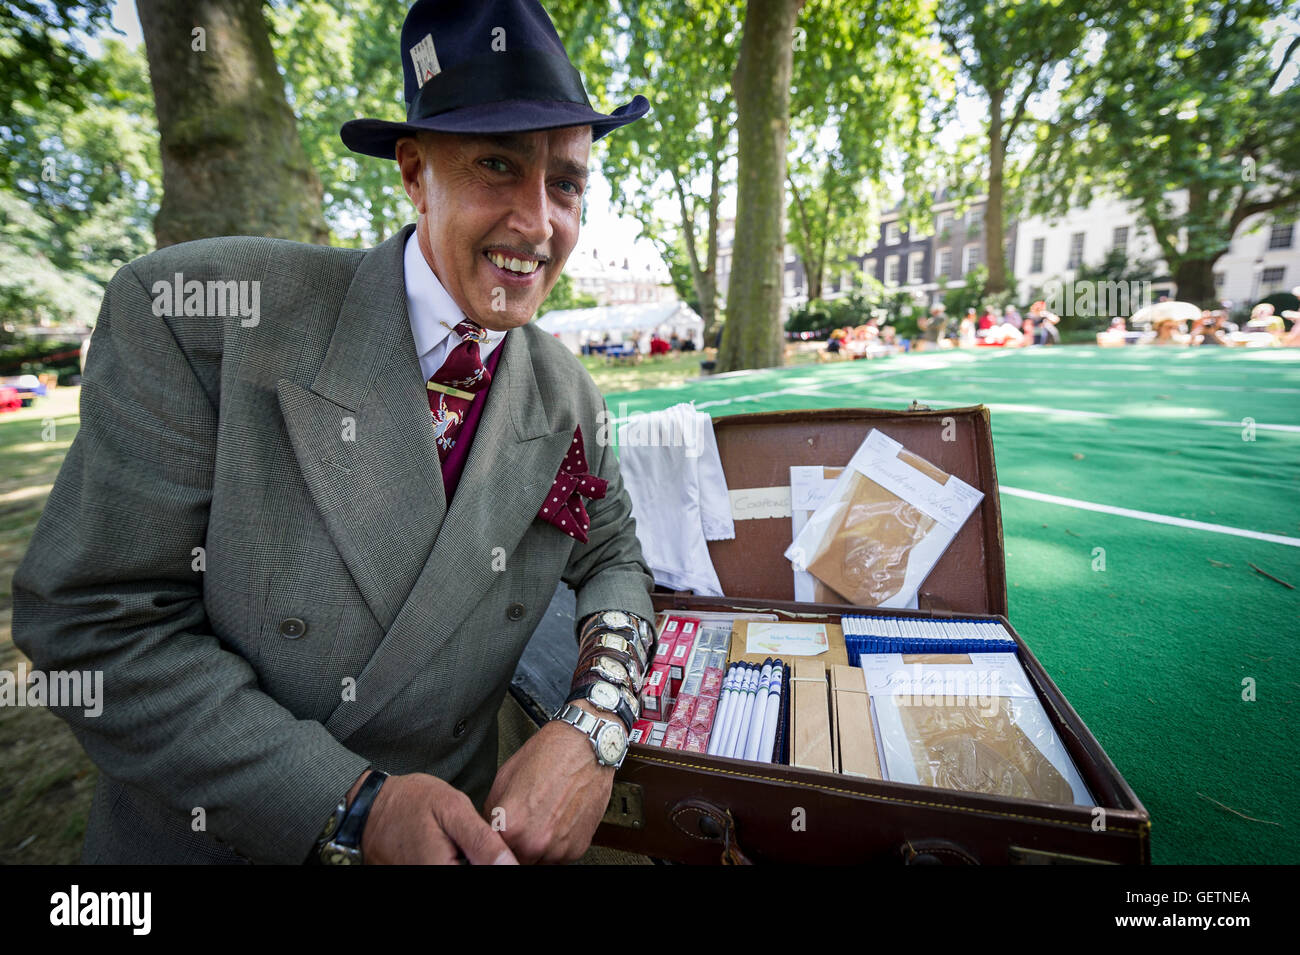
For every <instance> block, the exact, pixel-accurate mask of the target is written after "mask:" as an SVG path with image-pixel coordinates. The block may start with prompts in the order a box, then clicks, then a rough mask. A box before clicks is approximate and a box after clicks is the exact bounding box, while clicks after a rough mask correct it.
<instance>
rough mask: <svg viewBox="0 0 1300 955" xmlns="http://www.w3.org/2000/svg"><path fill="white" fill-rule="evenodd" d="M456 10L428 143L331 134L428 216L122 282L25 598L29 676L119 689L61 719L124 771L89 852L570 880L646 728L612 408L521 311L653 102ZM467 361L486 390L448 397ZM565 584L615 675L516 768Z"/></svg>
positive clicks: (417, 79) (540, 30)
mask: <svg viewBox="0 0 1300 955" xmlns="http://www.w3.org/2000/svg"><path fill="white" fill-rule="evenodd" d="M461 8H462V5H460V4H456V3H447V2H436V0H419V2H417V3H416V4H415V5H414V7H412V9H411V11H410V14H409V15H408V18H407V21H406V25H405V26H404V27H403V31H402V51H403V68H404V73H405V76H406V94H407V95H406V98H407V104H408V116H407V122H406V123H384V122H380V121H377V120H358V121H354V122H353V123H349V124H348V125H347V126H345V127H344V131H343V135H344V140H345V142H347V143H348V145H349V146H350V147H351V148H353V149H355V150H357V151H358V152H362V153H365V154H368V155H375V156H381V157H385V158H389V159H391V158H396V160H397V163H398V166H399V168H400V172H401V177H402V182H403V185H404V187H405V189H406V191H407V194H408V195H409V196H410V198H411V200H412V202H413V204H414V206H415V208H416V211H417V212H418V221H417V222H416V224H415V225H414V226H407V227H406V228H405V229H403V230H402V231H401V232H400V233H398V234H397V235H395V236H393V237H392V238H390V239H389V240H388V241H386V242H384V243H383V244H382V245H380V246H378V247H377V248H374V249H371V250H369V251H365V252H359V251H352V250H344V249H333V248H324V247H318V246H310V245H302V244H297V243H290V242H284V241H279V240H273V239H259V238H223V239H209V240H202V241H199V242H190V243H185V244H183V245H179V246H173V247H171V248H167V249H163V250H160V251H158V252H156V253H154V254H152V255H149V256H146V257H144V258H142V259H139V260H137V261H135V262H132V263H130V264H129V265H127V266H125V267H124V268H123V269H122V270H121V271H119V272H118V273H117V275H116V276H115V277H114V278H113V280H112V282H111V283H110V284H109V287H108V290H107V292H106V294H105V296H104V301H103V306H102V308H101V311H100V317H99V321H98V324H97V326H96V329H95V333H94V347H93V348H92V349H90V352H89V357H88V361H87V365H86V369H85V376H84V379H83V391H82V419H81V430H80V432H79V434H78V435H77V438H76V440H75V441H74V442H73V445H72V448H71V450H70V451H69V453H68V456H67V459H66V461H65V463H64V465H63V468H62V470H61V471H60V474H59V477H58V480H57V482H56V483H55V486H54V488H53V490H52V492H51V494H50V498H49V502H48V504H47V506H46V508H45V511H44V513H43V515H42V517H41V521H40V524H39V526H38V527H37V530H36V534H35V536H34V538H33V541H32V544H31V547H30V548H29V550H28V553H27V554H26V556H25V558H24V560H23V562H22V564H21V566H20V567H19V570H18V573H17V575H16V576H15V578H14V639H15V643H17V645H18V646H19V647H20V648H21V649H22V650H23V651H24V652H26V653H27V654H28V655H29V656H30V657H31V658H32V660H33V661H34V664H35V666H36V667H37V668H39V669H42V670H45V671H62V670H94V671H101V672H102V673H103V696H104V704H103V709H102V714H101V715H99V716H88V715H85V714H84V713H83V712H81V711H80V710H77V709H75V708H72V707H58V708H57V712H58V713H59V714H60V716H62V717H63V718H65V719H66V720H67V721H68V722H69V723H70V725H71V726H72V728H73V730H74V732H75V733H76V734H77V736H78V738H79V740H80V741H81V742H82V744H83V745H84V746H85V748H86V750H87V752H88V753H89V754H90V756H91V758H92V759H93V760H94V761H95V762H96V764H97V765H98V766H99V767H100V769H101V771H102V772H101V776H100V779H99V783H98V785H97V788H96V791H95V797H94V804H93V807H92V810H91V816H90V820H89V823H88V826H87V831H86V841H85V847H84V852H83V859H84V860H85V861H88V862H158V863H162V862H240V861H245V860H249V861H255V862H279V863H301V862H303V861H304V860H308V859H316V858H318V857H319V858H320V859H322V860H324V861H347V862H356V861H362V860H364V861H366V862H453V861H469V862H472V863H492V862H513V861H516V860H518V861H562V860H570V859H574V858H576V857H577V856H579V855H580V854H581V853H582V852H583V851H584V850H585V848H586V847H587V845H588V844H589V842H590V839H591V836H592V834H593V832H594V830H595V827H596V825H597V824H598V822H599V819H600V816H601V815H602V813H603V810H604V807H605V804H606V802H607V801H608V797H609V792H610V786H611V782H612V776H613V769H612V768H610V767H611V765H613V764H614V763H615V762H617V761H618V759H621V753H620V752H619V750H618V746H617V737H618V731H617V730H616V729H611V726H616V725H617V721H616V720H614V719H612V718H610V713H611V712H613V711H614V710H617V711H618V712H619V714H620V715H619V719H623V717H624V715H625V714H626V707H624V706H623V704H622V703H617V704H615V705H613V706H596V705H593V704H592V703H591V702H589V700H588V698H587V694H588V691H589V690H590V689H591V687H590V686H589V685H588V684H591V683H592V682H593V681H594V682H596V683H602V681H604V680H606V679H608V680H609V681H610V682H611V683H612V684H615V685H616V689H617V691H618V692H617V693H615V694H614V696H615V698H617V696H618V694H619V693H621V694H622V697H623V699H627V698H628V697H629V696H632V699H633V701H634V699H635V698H634V695H633V693H634V690H635V687H636V685H637V684H636V682H635V679H634V678H631V677H629V673H630V672H633V671H635V670H636V667H635V666H634V665H633V664H632V663H631V662H630V658H631V657H632V656H633V655H635V654H637V653H640V654H644V650H645V648H644V647H641V648H640V649H638V648H636V647H634V646H632V644H634V643H635V642H636V641H635V639H632V640H631V642H628V641H624V640H623V637H620V636H614V635H613V634H614V633H615V632H616V631H619V630H620V629H621V628H622V625H624V624H628V623H629V621H638V618H639V620H640V621H644V620H646V619H648V618H650V617H651V615H652V612H653V611H652V608H651V604H650V600H649V596H648V594H649V591H650V588H651V587H652V586H653V582H652V578H651V576H650V573H649V571H648V569H647V568H646V566H645V564H644V562H643V560H642V558H641V552H640V548H639V546H638V544H637V540H636V536H635V531H634V527H633V523H632V520H631V516H630V505H629V501H628V498H627V494H626V492H625V491H624V490H623V487H622V484H621V482H620V480H619V474H618V465H617V461H616V458H615V456H614V453H613V451H612V449H611V448H609V447H608V445H607V442H605V441H603V440H602V437H603V436H604V435H605V434H607V431H608V424H607V421H606V420H605V419H604V415H605V414H606V413H607V412H606V409H605V406H604V402H603V400H602V398H601V396H600V394H599V392H598V391H597V390H596V388H595V386H594V384H593V383H592V382H591V379H590V377H589V376H588V375H587V374H586V373H585V371H584V370H583V369H582V367H581V365H580V364H579V363H578V362H577V360H576V359H575V358H574V357H573V356H572V355H570V354H569V353H568V352H567V350H566V349H564V348H563V347H562V346H561V345H560V344H559V343H558V342H557V341H556V340H555V339H553V338H551V337H550V336H548V335H546V334H545V333H543V332H541V331H540V330H538V329H537V328H536V327H535V326H533V325H530V324H529V322H530V320H531V319H532V317H533V315H534V314H535V313H536V310H537V308H538V306H539V305H540V304H541V302H542V300H543V299H544V298H545V296H546V294H547V292H548V291H549V290H550V288H551V287H552V286H553V285H554V283H555V281H556V279H557V278H558V277H559V275H560V272H561V270H562V269H563V266H564V263H565V260H566V259H567V257H568V255H569V253H570V252H571V251H572V249H573V247H574V244H575V243H576V241H577V237H578V227H579V222H580V219H581V211H582V195H583V191H584V189H585V186H586V162H587V157H588V154H589V151H590V144H591V141H592V138H593V136H597V137H598V136H602V135H604V134H605V133H607V132H609V131H610V130H612V129H614V128H615V127H617V126H619V125H622V124H624V123H626V122H630V121H632V120H634V119H636V118H638V117H639V116H641V115H643V114H644V113H645V112H646V109H647V108H648V104H646V102H645V100H644V99H643V98H641V97H637V98H636V100H635V101H634V102H633V103H632V104H630V105H629V106H627V107H623V108H622V109H621V110H619V111H616V112H615V113H614V114H612V115H610V116H606V115H603V114H600V113H596V112H595V111H593V110H592V109H591V108H590V105H589V104H588V102H587V100H586V96H585V93H584V92H583V91H582V84H581V80H580V79H578V78H577V73H576V71H574V70H573V68H572V67H571V66H570V65H569V64H568V60H567V57H566V56H565V55H564V50H563V47H562V45H560V42H559V39H558V37H556V36H555V32H554V28H553V27H552V26H551V23H550V20H549V18H548V17H547V16H546V14H545V12H544V11H543V10H542V9H541V7H540V5H538V4H537V3H536V2H535V0H500V2H491V3H483V4H481V5H479V6H478V7H476V9H475V12H474V13H473V14H465V13H463V12H462V9H461ZM498 28H503V29H504V31H505V33H504V36H505V37H506V41H505V46H504V48H503V49H496V48H495V46H494V44H495V43H496V41H497V39H498V35H497V33H496V32H494V31H496V30H497V29H498ZM507 50H508V51H511V52H509V53H507V52H506V51H507ZM508 56H509V57H513V59H506V57H508ZM575 83H576V86H575ZM232 283H233V284H232ZM214 299H215V301H216V306H215V310H214ZM235 301H238V302H239V303H240V306H241V307H240V308H233V307H226V306H229V305H231V303H232V302H235ZM245 306H247V307H245ZM493 352H495V354H493ZM457 356H459V359H458V360H461V361H468V362H470V363H471V364H472V365H473V367H474V368H475V371H474V374H473V375H472V376H470V377H472V378H474V379H475V380H476V382H477V381H478V380H479V379H481V382H480V383H478V384H477V385H476V386H475V387H478V388H480V389H481V390H478V391H466V390H465V388H469V387H471V386H470V385H469V384H465V382H464V381H461V380H460V379H457V380H456V382H454V383H453V385H448V384H446V381H447V380H448V379H446V378H445V376H442V377H440V375H441V374H442V372H443V371H444V370H445V369H446V368H448V367H449V366H450V365H451V364H453V363H454V359H456V358H457ZM489 356H490V357H489ZM440 382H441V383H440ZM482 382H486V384H485V385H484V384H482ZM457 383H458V384H459V385H463V387H458V386H454V385H456V384H457ZM456 402H459V404H457V403H456ZM450 409H455V410H450ZM440 415H441V417H440ZM449 422H450V423H453V424H455V425H457V427H459V428H460V430H459V431H456V430H455V429H453V428H451V427H450V426H449V424H448V423H449ZM435 429H437V430H435ZM602 490H603V491H604V493H603V496H602V494H601V493H600V492H601V491H602ZM561 496H564V499H563V500H562V499H561ZM553 502H558V503H559V505H560V508H559V509H560V510H561V511H562V513H563V515H565V516H560V515H559V514H557V513H555V512H554V511H553V510H552V508H553V507H554V504H553ZM566 505H567V506H566ZM560 580H564V581H565V582H566V583H567V584H569V585H570V586H571V587H573V588H574V589H575V591H576V592H577V613H576V619H577V620H578V621H579V623H578V625H577V627H575V632H577V635H578V636H579V638H580V639H584V638H585V639H586V640H587V642H588V643H590V641H591V640H593V639H595V638H596V637H600V638H601V639H602V640H603V643H602V644H601V646H599V647H595V648H594V649H593V648H591V647H590V646H588V649H591V650H592V652H594V654H595V656H591V655H590V654H588V656H587V657H584V660H585V661H586V663H584V666H586V665H592V666H594V667H595V669H593V672H595V671H596V670H599V671H600V672H599V673H598V674H597V677H596V678H594V680H593V678H590V677H587V678H585V679H577V678H576V679H575V686H577V687H578V689H577V690H576V691H575V696H574V697H573V698H572V699H573V701H574V702H573V705H572V706H568V707H565V708H564V709H563V710H562V711H561V712H562V714H563V718H562V719H556V720H553V721H552V722H551V723H548V724H547V725H546V726H544V727H543V728H542V729H541V730H540V731H539V732H538V733H537V735H536V736H534V737H533V738H532V739H531V740H529V742H528V743H526V744H525V745H524V746H523V747H522V748H521V749H520V750H519V751H518V752H517V753H516V754H515V755H514V756H512V757H511V758H510V759H509V760H508V761H507V762H506V763H505V765H504V766H502V767H501V769H500V771H499V772H498V771H497V765H496V762H497V759H496V721H495V716H496V711H497V708H498V707H499V705H500V703H501V701H502V699H503V697H504V694H505V692H506V689H507V687H508V684H509V681H510V678H511V675H512V673H513V671H514V668H515V666H516V664H517V662H518V660H519V657H520V655H521V654H522V652H523V649H524V646H525V644H526V643H527V641H528V638H529V636H530V635H531V633H532V631H533V629H534V628H535V626H536V625H537V623H538V622H539V620H540V619H541V616H542V614H543V613H544V612H545V610H546V608H547V605H548V602H549V599H550V597H551V594H552V593H553V591H554V589H555V588H556V586H557V585H558V584H559V581H560ZM608 611H619V612H616V613H612V614H611V613H608ZM607 621H613V622H612V623H609V625H608V627H607V626H606V622H607ZM630 626H631V630H630V631H629V633H627V634H625V636H630V634H633V633H639V634H640V635H641V636H642V637H645V636H646V627H645V626H644V623H642V622H633V623H631V624H630ZM608 646H617V647H622V648H624V649H625V650H626V651H627V652H620V651H618V650H612V651H607V650H606V647H608ZM611 658H616V659H617V660H619V661H621V662H622V664H623V665H624V667H625V668H624V669H620V667H618V666H615V667H613V668H612V670H611V671H610V672H613V671H617V672H618V673H622V674H623V677H624V679H622V682H621V683H620V682H619V678H618V677H617V674H616V675H615V676H611V677H607V676H606V669H609V662H610V659H611ZM602 668H603V669H602ZM580 669H581V667H580ZM582 676H583V674H579V677H582ZM584 685H588V686H586V689H583V686H584ZM591 695H592V697H593V698H597V697H600V694H598V693H594V694H591ZM600 698H603V697H600ZM566 724H567V725H566ZM611 740H613V743H611ZM611 747H612V748H611ZM625 749H626V743H625V741H624V743H623V751H625ZM593 751H594V753H595V758H593ZM611 754H612V755H611ZM485 817H488V818H485ZM489 819H490V821H489Z"/></svg>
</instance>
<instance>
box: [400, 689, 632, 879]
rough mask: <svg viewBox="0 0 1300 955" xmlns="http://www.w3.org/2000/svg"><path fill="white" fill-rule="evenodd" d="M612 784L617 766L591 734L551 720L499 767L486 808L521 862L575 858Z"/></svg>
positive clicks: (583, 705)
mask: <svg viewBox="0 0 1300 955" xmlns="http://www.w3.org/2000/svg"><path fill="white" fill-rule="evenodd" d="M574 705H575V706H579V707H581V708H582V709H584V710H586V711H587V712H588V713H593V714H595V715H597V716H599V717H600V718H602V719H615V718H616V717H614V716H613V715H612V714H610V713H604V712H602V711H600V710H597V709H595V708H594V707H592V706H591V705H590V704H589V703H587V702H585V701H579V702H577V703H575V704H574ZM613 785H614V770H613V768H611V767H608V766H602V765H600V763H598V762H596V754H595V752H594V751H593V750H592V747H591V740H589V739H587V738H586V737H584V736H583V735H582V734H581V733H579V732H578V731H577V730H576V729H574V728H573V727H572V726H566V725H565V724H563V723H561V722H558V721H555V720H552V721H551V722H549V723H547V724H546V725H545V726H543V727H542V728H541V729H540V730H538V731H537V734H536V735H535V736H533V737H532V739H530V740H528V742H526V743H524V745H523V746H521V747H520V748H519V750H518V752H516V753H515V754H514V755H513V756H511V757H510V758H509V759H508V760H506V762H505V764H504V765H503V766H502V767H501V769H500V770H499V771H498V772H497V778H496V781H495V782H494V783H493V784H492V791H491V792H490V793H489V794H488V799H487V803H486V805H485V807H484V811H485V812H486V813H487V814H488V817H489V818H491V819H493V821H494V825H495V826H497V827H498V828H500V829H501V835H502V836H504V837H505V841H506V844H507V845H508V846H510V848H511V849H512V850H514V853H515V855H516V856H517V857H518V859H519V861H520V862H573V861H575V860H577V859H579V858H581V857H582V854H583V853H584V852H586V851H587V848H588V847H589V846H590V845H591V837H592V836H593V835H594V834H595V832H596V827H597V826H598V825H599V824H600V819H601V817H602V816H603V815H604V814H605V807H606V806H608V805H609V794H610V791H611V789H612V788H613ZM381 795H382V791H381Z"/></svg>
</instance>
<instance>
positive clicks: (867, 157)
mask: <svg viewBox="0 0 1300 955" xmlns="http://www.w3.org/2000/svg"><path fill="white" fill-rule="evenodd" d="M933 15H934V11H933V0H925V2H919V3H888V4H876V5H874V6H872V7H870V8H869V9H868V8H853V7H851V6H848V5H844V4H842V3H838V2H835V0H813V2H810V3H808V4H807V6H805V7H804V9H803V10H802V11H801V14H800V17H799V21H798V28H797V32H796V35H795V38H794V42H795V51H794V75H793V80H792V83H791V101H790V154H789V160H788V171H787V186H788V190H787V191H788V194H789V197H788V209H787V212H786V223H787V233H788V241H789V242H790V243H791V244H792V245H793V246H794V247H795V249H796V250H797V252H798V253H799V257H800V258H801V260H802V261H803V263H804V267H805V269H806V270H807V273H808V277H809V284H810V291H811V294H812V295H813V297H814V298H815V297H817V296H818V294H819V293H820V292H821V290H822V288H823V285H824V284H825V283H826V281H827V277H828V275H827V273H828V272H830V271H831V270H832V269H833V267H834V263H838V262H842V261H843V260H845V259H846V258H849V257H851V256H852V255H854V254H856V253H857V252H859V251H860V250H861V248H862V247H863V246H864V245H865V246H868V247H869V246H870V244H872V243H873V242H874V238H875V236H876V234H877V228H878V224H879V219H878V213H879V212H880V211H881V210H880V208H879V207H880V206H881V205H882V203H881V202H880V201H879V197H878V195H877V188H876V184H877V183H879V182H880V181H881V180H882V179H884V178H885V177H886V176H887V175H892V176H895V177H897V178H899V179H901V180H902V181H903V182H904V183H905V184H906V190H907V196H906V200H905V207H906V212H907V214H908V215H913V216H915V217H916V218H917V220H918V221H920V220H921V219H922V218H924V217H926V216H928V208H929V204H930V200H931V197H932V196H933V193H934V190H935V188H936V187H937V184H938V183H937V180H936V176H935V173H936V172H937V170H938V166H937V165H936V164H935V163H934V162H933V156H934V154H935V147H934V146H933V143H934V140H935V132H936V130H937V129H938V128H939V125H940V123H941V122H942V121H943V119H944V117H945V115H946V112H947V110H948V109H949V108H951V106H952V104H953V102H954V98H953V95H952V94H953V92H954V86H953V76H952V73H951V70H950V69H948V67H947V64H946V63H945V62H944V61H943V59H942V58H941V57H939V56H938V55H937V50H936V47H935V44H934V42H933V40H932V39H931V38H930V25H931V22H932V20H933Z"/></svg>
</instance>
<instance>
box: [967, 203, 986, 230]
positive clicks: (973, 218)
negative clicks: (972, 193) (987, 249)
mask: <svg viewBox="0 0 1300 955" xmlns="http://www.w3.org/2000/svg"><path fill="white" fill-rule="evenodd" d="M983 226H984V207H983V206H976V207H975V208H974V209H971V210H970V211H969V212H967V213H966V231H967V232H975V231H976V230H978V229H981V228H983Z"/></svg>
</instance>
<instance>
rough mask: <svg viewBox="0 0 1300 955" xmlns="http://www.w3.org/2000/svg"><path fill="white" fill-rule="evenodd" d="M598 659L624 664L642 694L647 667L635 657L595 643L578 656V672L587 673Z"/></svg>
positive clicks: (623, 651)
mask: <svg viewBox="0 0 1300 955" xmlns="http://www.w3.org/2000/svg"><path fill="white" fill-rule="evenodd" d="M615 639H617V638H615ZM596 657H609V658H610V659H611V660H617V661H618V662H619V663H621V664H623V668H624V669H625V670H627V672H628V673H629V674H630V675H631V677H632V682H633V684H635V686H636V688H637V691H638V692H640V688H641V683H642V681H643V680H644V679H645V667H643V666H641V664H640V662H639V661H638V660H637V658H636V657H635V656H633V655H632V654H631V653H628V652H627V651H625V650H615V649H612V648H610V647H607V646H604V645H603V644H599V643H593V644H591V645H590V646H588V647H587V648H586V649H585V650H583V651H582V653H580V654H579V655H578V667H577V670H578V672H579V673H585V672H586V670H587V668H588V664H590V663H591V661H592V660H594V659H595V658H596Z"/></svg>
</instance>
